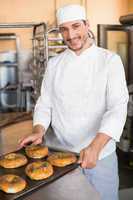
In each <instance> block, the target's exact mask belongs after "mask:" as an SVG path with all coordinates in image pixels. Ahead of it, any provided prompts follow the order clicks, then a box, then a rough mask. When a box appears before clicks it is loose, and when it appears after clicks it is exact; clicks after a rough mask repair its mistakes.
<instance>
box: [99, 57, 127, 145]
mask: <svg viewBox="0 0 133 200" xmlns="http://www.w3.org/2000/svg"><path fill="white" fill-rule="evenodd" d="M107 67H108V80H107V93H106V105H107V108H106V111H105V113H104V115H103V117H102V121H101V124H100V129H99V132H102V133H105V134H107V135H109V136H110V137H111V138H112V139H114V140H116V141H119V139H120V136H121V134H122V131H123V127H124V124H125V121H126V116H127V103H128V98H129V95H128V90H127V85H126V80H125V73H124V67H123V64H122V62H121V59H120V57H119V56H118V55H113V56H112V58H110V60H109V61H108V63H107Z"/></svg>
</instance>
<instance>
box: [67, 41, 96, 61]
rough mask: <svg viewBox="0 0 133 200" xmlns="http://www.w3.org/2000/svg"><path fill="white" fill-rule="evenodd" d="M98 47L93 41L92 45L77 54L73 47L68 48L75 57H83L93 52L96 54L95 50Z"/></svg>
mask: <svg viewBox="0 0 133 200" xmlns="http://www.w3.org/2000/svg"><path fill="white" fill-rule="evenodd" d="M95 47H96V45H95V44H94V43H93V44H92V45H91V46H90V47H88V48H87V49H85V50H84V51H83V52H82V53H81V54H80V55H77V54H76V53H75V52H74V51H73V50H71V49H69V48H68V49H67V50H68V53H69V54H70V55H71V56H73V57H75V58H81V57H84V56H86V55H87V56H89V55H92V54H94V52H95V49H96V48H95Z"/></svg>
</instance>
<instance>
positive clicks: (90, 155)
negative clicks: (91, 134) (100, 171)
mask: <svg viewBox="0 0 133 200" xmlns="http://www.w3.org/2000/svg"><path fill="white" fill-rule="evenodd" d="M110 139H111V137H110V136H108V135H106V134H104V133H98V134H97V135H96V137H95V138H94V140H93V141H92V142H91V144H90V145H89V146H88V147H86V148H84V149H82V150H81V152H80V158H79V161H78V163H80V164H81V167H82V168H93V167H95V166H96V163H97V161H98V157H99V154H100V152H101V150H102V149H103V147H104V146H105V144H107V143H108V141H109V140H110Z"/></svg>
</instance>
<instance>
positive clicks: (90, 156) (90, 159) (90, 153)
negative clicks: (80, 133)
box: [78, 145, 99, 168]
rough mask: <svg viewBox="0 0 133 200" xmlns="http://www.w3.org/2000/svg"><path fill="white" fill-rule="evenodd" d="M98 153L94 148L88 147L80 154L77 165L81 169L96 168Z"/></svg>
mask: <svg viewBox="0 0 133 200" xmlns="http://www.w3.org/2000/svg"><path fill="white" fill-rule="evenodd" d="M98 156H99V152H98V151H97V150H96V149H95V148H94V146H93V145H89V146H88V147H86V148H84V149H82V150H81V152H80V158H79V161H78V162H79V163H81V167H82V168H93V167H95V166H96V163H97V160H98Z"/></svg>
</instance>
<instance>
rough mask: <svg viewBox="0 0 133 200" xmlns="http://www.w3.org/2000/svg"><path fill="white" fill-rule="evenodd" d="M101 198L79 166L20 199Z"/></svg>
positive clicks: (63, 199)
mask: <svg viewBox="0 0 133 200" xmlns="http://www.w3.org/2000/svg"><path fill="white" fill-rule="evenodd" d="M88 199H91V200H100V197H99V194H98V193H97V192H96V190H95V189H94V188H93V187H92V186H91V185H90V184H89V183H88V182H87V180H86V178H85V176H84V175H83V174H82V172H81V169H80V168H77V169H75V170H73V171H72V172H69V173H68V174H66V175H64V176H62V177H61V178H59V179H57V180H56V181H54V182H52V183H50V184H48V185H46V186H44V187H42V188H40V189H38V190H36V191H34V192H32V193H29V194H28V195H27V196H23V197H21V198H19V200H88Z"/></svg>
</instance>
